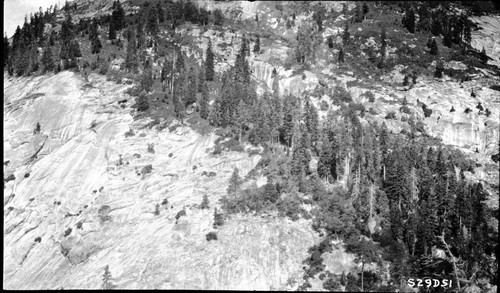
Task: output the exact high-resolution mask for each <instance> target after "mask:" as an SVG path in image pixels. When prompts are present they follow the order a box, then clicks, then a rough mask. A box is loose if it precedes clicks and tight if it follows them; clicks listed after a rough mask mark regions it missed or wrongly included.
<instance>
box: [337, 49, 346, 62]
mask: <svg viewBox="0 0 500 293" xmlns="http://www.w3.org/2000/svg"><path fill="white" fill-rule="evenodd" d="M337 60H338V62H339V63H344V62H345V61H344V49H342V48H340V49H339V57H338V59H337Z"/></svg>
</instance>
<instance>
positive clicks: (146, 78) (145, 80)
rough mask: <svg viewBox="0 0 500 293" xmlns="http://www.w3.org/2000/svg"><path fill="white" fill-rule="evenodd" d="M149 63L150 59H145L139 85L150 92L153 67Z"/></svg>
mask: <svg viewBox="0 0 500 293" xmlns="http://www.w3.org/2000/svg"><path fill="white" fill-rule="evenodd" d="M151 63H152V61H151V60H147V61H146V64H145V65H144V70H143V71H142V77H141V87H142V88H143V89H144V90H145V91H146V92H150V91H151V90H152V87H153V69H152V65H151Z"/></svg>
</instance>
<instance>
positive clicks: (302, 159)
mask: <svg viewBox="0 0 500 293" xmlns="http://www.w3.org/2000/svg"><path fill="white" fill-rule="evenodd" d="M301 128H302V129H301V134H300V140H299V145H298V146H297V147H295V148H294V150H293V155H292V161H291V163H290V164H291V169H290V172H291V173H292V175H296V176H298V175H300V174H301V173H302V172H304V173H305V174H307V173H309V162H310V161H311V155H310V154H309V152H308V149H309V136H308V133H307V130H306V127H305V126H303V125H302V127H301Z"/></svg>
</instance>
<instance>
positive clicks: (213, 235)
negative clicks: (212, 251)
mask: <svg viewBox="0 0 500 293" xmlns="http://www.w3.org/2000/svg"><path fill="white" fill-rule="evenodd" d="M205 237H206V238H207V241H210V240H217V233H215V232H209V233H207V235H206V236H205Z"/></svg>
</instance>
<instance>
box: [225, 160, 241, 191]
mask: <svg viewBox="0 0 500 293" xmlns="http://www.w3.org/2000/svg"><path fill="white" fill-rule="evenodd" d="M241 183H242V180H241V177H240V174H239V170H238V168H236V167H235V168H234V170H233V174H232V175H231V178H230V179H229V186H228V187H227V190H226V193H227V195H235V194H236V193H238V192H239V190H240V185H241Z"/></svg>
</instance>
